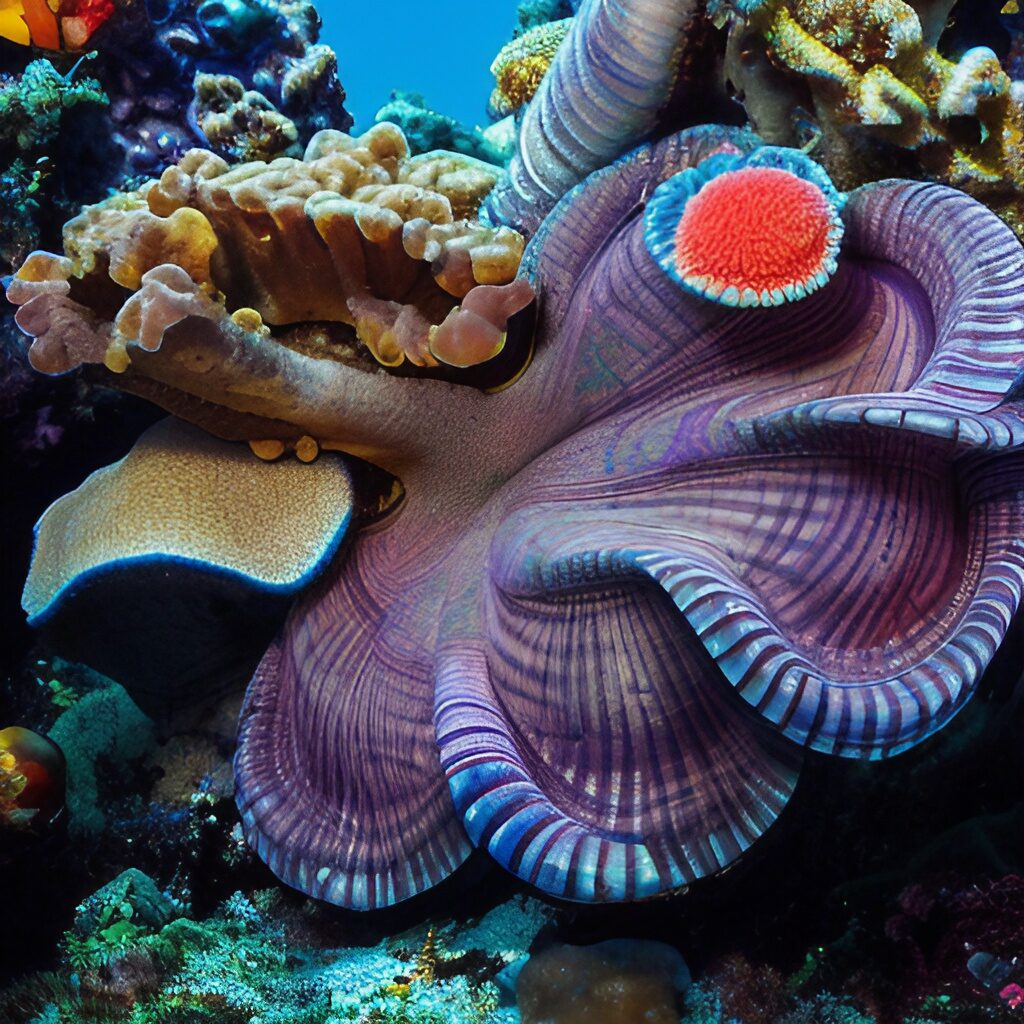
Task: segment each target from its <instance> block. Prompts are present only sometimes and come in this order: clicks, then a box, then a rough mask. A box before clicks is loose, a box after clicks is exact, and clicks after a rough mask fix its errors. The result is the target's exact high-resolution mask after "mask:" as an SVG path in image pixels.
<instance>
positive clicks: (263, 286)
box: [9, 123, 529, 384]
mask: <svg viewBox="0 0 1024 1024" xmlns="http://www.w3.org/2000/svg"><path fill="white" fill-rule="evenodd" d="M500 173H501V171H500V170H499V169H497V168H494V167H491V166H490V165H487V164H483V163H481V162H479V161H476V160H472V159H471V158H468V157H463V156H460V155H458V154H454V153H428V154H423V155H421V156H419V157H414V158H410V157H409V152H408V146H407V145H406V141H405V137H404V136H403V135H402V132H401V131H400V130H399V129H398V128H397V127H396V126H394V125H392V124H388V123H381V124H378V125H375V126H374V127H373V128H372V129H370V131H368V132H367V133H366V134H364V135H363V136H361V137H359V138H353V137H350V136H348V135H346V134H344V133H342V132H338V131H333V130H326V131H322V132H319V133H318V134H317V135H315V136H314V137H313V139H312V140H311V141H310V144H309V146H308V147H307V149H306V152H305V155H304V156H303V158H302V159H293V158H288V157H281V158H278V159H275V160H272V161H271V162H269V163H263V162H259V161H255V162H249V163H243V164H240V165H237V166H234V167H232V166H229V164H228V163H227V162H226V161H224V160H223V159H221V158H220V157H218V156H216V155H215V154H213V153H211V152H209V151H206V150H192V151H190V152H189V153H187V154H186V155H185V156H184V157H183V158H182V160H181V161H179V163H178V164H176V165H174V166H172V167H169V168H168V169H167V170H165V171H164V173H163V174H162V176H161V177H160V179H159V180H157V181H151V182H148V183H147V184H146V185H144V186H143V187H142V188H141V189H139V190H138V191H136V192H132V193H129V194H126V195H125V194H118V195H115V196H113V197H111V198H110V199H108V200H106V201H104V202H102V203H99V204H97V205H95V206H92V207H88V208H86V209H85V210H84V211H83V212H82V214H81V215H80V216H79V217H77V218H75V219H74V220H72V221H70V222H69V223H68V224H67V225H66V227H65V231H64V253H65V254H64V255H63V256H57V255H52V254H47V253H36V254H34V255H33V256H32V257H30V259H29V260H28V261H27V262H26V263H25V265H24V266H23V267H22V268H21V270H20V271H19V272H18V274H17V275H16V277H15V279H14V281H13V283H12V284H11V287H10V289H9V294H10V298H11V300H12V301H13V302H15V303H17V304H19V305H21V306H22V308H21V310H20V312H19V324H20V325H21V326H22V328H23V329H24V330H26V331H27V332H28V333H30V334H32V335H33V336H34V337H35V339H36V340H35V342H34V343H33V345H32V348H31V350H30V360H31V362H32V364H33V365H34V366H35V367H36V368H37V369H39V370H42V371H43V372H46V373H61V372H65V371H67V370H70V369H73V368H74V367H76V366H78V365H80V364H82V363H88V362H103V363H104V364H105V365H106V367H107V369H108V370H111V371H113V372H115V373H124V372H125V371H127V370H128V369H129V367H130V366H131V365H132V362H133V359H134V358H135V353H136V352H137V351H138V350H144V351H147V352H155V351H157V350H158V349H159V348H160V346H161V344H162V342H163V339H164V335H165V333H166V332H167V331H168V329H170V328H172V327H174V326H177V325H186V324H187V326H188V327H189V333H190V335H196V336H198V335H202V334H203V332H204V330H205V331H206V332H207V333H209V331H210V330H211V328H213V325H216V328H215V330H216V331H220V332H224V331H227V332H234V333H235V334H237V333H239V332H242V333H245V334H247V335H249V336H250V340H251V343H254V344H258V341H259V339H260V338H262V337H267V336H269V335H270V334H271V333H272V332H273V334H274V340H275V341H278V342H280V343H281V344H282V345H283V346H284V347H286V348H287V347H289V346H290V347H291V349H292V350H293V351H303V352H306V353H307V354H310V353H311V352H312V351H315V354H316V355H318V356H322V357H327V358H334V359H337V360H339V361H342V362H344V361H352V360H353V359H357V360H358V349H359V344H358V343H361V345H362V346H363V347H364V348H365V350H368V351H369V352H370V353H372V355H373V357H374V358H375V360H376V361H377V362H378V363H379V364H382V365H384V366H389V367H397V366H399V365H400V364H403V363H406V364H411V365H412V366H413V367H420V368H429V367H437V366H439V365H440V364H448V365H450V366H457V367H466V366H471V365H475V364H478V363H480V362H483V361H486V360H488V359H490V358H492V357H493V356H495V355H496V354H497V353H498V352H500V350H501V348H502V346H503V343H504V330H503V327H504V321H503V320H499V321H498V322H494V321H495V315H494V314H493V312H492V310H493V308H499V309H504V308H505V307H509V309H508V312H506V313H505V316H507V315H509V313H511V312H514V311H515V309H518V308H521V307H522V305H524V304H525V301H528V300H529V296H524V294H523V289H522V287H521V286H516V285H513V284H512V282H513V281H514V279H515V276H516V273H517V271H518V267H519V261H520V258H521V256H522V252H523V246H524V242H523V239H522V237H521V236H520V235H519V234H517V233H516V232H515V231H512V230H510V229H508V228H491V227H487V226H484V225H482V224H480V223H479V222H477V221H475V220H472V219H468V218H469V217H471V216H472V214H473V213H475V209H476V207H477V205H478V204H479V202H480V200H481V199H482V197H483V196H484V195H485V194H486V193H487V191H489V189H490V188H491V187H493V185H494V184H495V182H496V181H497V177H498V175H499V174H500ZM125 290H127V292H128V293H129V294H128V295H127V296H126V295H125ZM495 290H497V292H498V294H497V295H494V294H492V293H493V292H494V291H495ZM506 293H507V294H506ZM520 300H522V301H520ZM517 303H518V304H517ZM481 309H483V310H484V312H483V314H482V315H481ZM488 316H490V319H488ZM203 322H206V327H205V328H204V327H203V326H202V323H203ZM275 347H276V346H275ZM199 352H200V349H199V348H194V350H193V351H192V356H191V358H192V359H193V361H194V360H195V359H203V358H207V357H205V356H201V355H199V354H198V353H199ZM191 369H192V370H193V371H195V370H196V366H195V365H193V366H192V367H191ZM163 383H164V384H168V383H170V382H168V381H166V380H164V381H163Z"/></svg>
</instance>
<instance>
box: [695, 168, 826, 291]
mask: <svg viewBox="0 0 1024 1024" xmlns="http://www.w3.org/2000/svg"><path fill="white" fill-rule="evenodd" d="M834 224H835V214H834V211H833V208H832V205H831V203H830V202H829V199H828V197H827V196H826V195H825V194H824V193H823V192H822V190H821V189H820V188H819V187H818V186H817V185H816V184H814V182H811V181H807V180H805V179H803V178H800V177H798V176H797V175H795V174H792V173H790V172H789V171H785V170H780V169H778V168H774V167H743V168H740V169H738V170H735V171H729V172H728V173H726V174H721V175H719V176H718V177H716V178H714V179H712V180H711V181H709V182H708V183H707V184H706V185H704V186H703V188H701V190H700V191H699V192H698V193H697V194H696V195H695V196H694V197H693V198H692V199H691V200H690V201H689V202H688V203H687V204H686V208H685V209H684V210H683V215H682V217H680V219H679V224H678V226H677V228H676V234H675V262H676V269H677V271H678V273H679V276H680V277H681V278H682V279H683V280H684V281H686V282H687V284H689V285H691V286H692V287H694V288H695V289H696V290H698V291H701V292H705V293H710V294H721V293H722V292H723V291H725V290H727V289H732V288H734V289H736V292H737V293H738V295H739V297H740V304H742V305H750V304H761V303H763V302H764V299H763V298H762V296H764V295H765V293H767V294H768V295H771V294H772V293H776V294H777V293H779V292H787V294H788V292H789V291H790V290H792V289H797V291H798V294H799V293H802V291H812V290H813V289H814V288H816V287H818V286H819V285H820V284H823V283H824V281H825V278H826V277H827V275H828V274H829V273H830V271H831V269H834V267H833V266H831V265H830V264H831V263H832V260H833V256H834V250H835V244H834V231H833V228H834ZM749 293H753V296H756V297H757V301H756V302H755V301H752V299H751V297H750V296H749ZM745 294H746V295H748V301H742V297H743V296H744V295H745ZM781 298H782V296H781V295H779V296H778V299H777V300H776V302H777V301H779V300H781Z"/></svg>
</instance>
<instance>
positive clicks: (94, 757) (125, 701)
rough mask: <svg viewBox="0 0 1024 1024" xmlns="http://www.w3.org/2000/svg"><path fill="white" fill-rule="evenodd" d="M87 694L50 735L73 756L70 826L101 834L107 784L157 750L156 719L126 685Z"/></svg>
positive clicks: (70, 759)
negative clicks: (143, 709)
mask: <svg viewBox="0 0 1024 1024" xmlns="http://www.w3.org/2000/svg"><path fill="white" fill-rule="evenodd" d="M108 683H109V685H107V686H106V687H105V688H103V689H96V690H93V691H91V692H90V693H87V694H85V695H84V696H82V697H81V699H80V700H77V701H75V703H74V704H73V705H72V706H71V707H69V708H68V709H67V710H66V711H65V712H64V713H63V714H62V715H61V716H60V718H58V719H57V721H56V723H55V724H54V726H53V728H52V729H50V732H49V737H50V739H51V740H53V742H54V743H56V744H57V745H58V746H59V747H60V749H61V750H62V751H63V752H64V756H65V758H66V759H67V773H68V790H67V810H68V829H69V831H70V832H71V834H72V835H78V836H96V835H98V834H99V833H100V832H101V831H102V830H103V828H104V826H105V825H106V816H105V814H104V812H103V810H102V808H101V804H100V802H101V789H102V788H103V787H104V786H109V785H111V784H112V783H111V781H110V780H111V778H113V779H116V778H118V777H122V778H123V777H124V776H125V775H126V774H128V773H129V772H130V771H131V769H132V766H133V764H134V763H136V762H138V761H140V760H141V759H142V758H144V757H146V756H147V755H148V754H149V753H150V752H151V750H152V749H153V746H154V743H155V736H154V732H153V724H152V722H150V720H149V719H148V718H146V716H145V715H143V714H142V712H141V711H139V709H138V708H137V707H136V706H135V704H134V703H133V702H132V699H131V698H130V697H129V696H128V694H127V693H126V692H125V690H124V688H123V687H121V686H119V685H118V684H117V683H114V682H109V681H108Z"/></svg>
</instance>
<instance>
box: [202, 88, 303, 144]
mask: <svg viewBox="0 0 1024 1024" xmlns="http://www.w3.org/2000/svg"><path fill="white" fill-rule="evenodd" d="M194 90H195V99H194V100H193V103H192V113H193V116H194V118H195V122H196V124H197V125H198V126H199V128H200V129H201V130H202V132H203V135H205V136H206V140H207V142H208V143H209V145H210V148H211V149H212V150H213V151H214V152H215V153H216V154H217V155H218V156H221V157H223V158H224V159H225V160H229V161H235V162H238V161H242V160H263V161H267V160H273V159H274V157H278V156H295V155H297V152H293V150H295V151H299V150H300V147H299V145H298V140H299V130H298V128H296V127H295V123H294V122H293V121H292V120H291V119H290V118H287V117H285V115H284V114H282V113H281V112H280V111H279V110H278V109H277V108H276V107H275V106H274V104H273V103H271V102H270V100H268V99H267V97H266V96H264V95H263V93H261V92H258V91H257V90H255V89H246V88H245V86H244V85H243V84H242V83H241V82H240V81H239V80H238V79H237V78H235V77H234V76H233V75H207V74H203V73H201V72H200V73H199V74H197V75H196V77H195V83H194Z"/></svg>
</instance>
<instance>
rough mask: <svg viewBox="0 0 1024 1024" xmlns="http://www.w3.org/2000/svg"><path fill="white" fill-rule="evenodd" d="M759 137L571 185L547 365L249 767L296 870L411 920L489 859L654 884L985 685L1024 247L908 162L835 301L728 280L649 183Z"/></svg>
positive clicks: (366, 538)
mask: <svg viewBox="0 0 1024 1024" xmlns="http://www.w3.org/2000/svg"><path fill="white" fill-rule="evenodd" d="M752 145H753V142H752V140H751V138H750V136H749V135H747V134H745V133H743V132H738V131H734V130H729V129H713V128H705V129H693V130H690V131H688V132H683V133H681V134H679V135H676V136H673V137H671V138H668V139H665V140H663V141H661V142H659V143H656V144H653V145H650V146H646V147H643V148H641V149H640V150H637V151H636V152H634V153H633V154H631V155H630V156H628V157H626V158H624V159H622V160H620V161H619V162H618V163H616V164H613V165H612V166H611V167H609V168H606V169H605V170H602V171H599V172H597V173H596V174H594V175H592V176H591V177H590V178H588V179H587V180H586V181H585V182H584V183H583V184H581V185H579V186H577V187H576V188H574V189H572V190H570V192H569V193H568V194H567V195H566V197H565V198H564V199H563V200H562V201H561V202H560V204H559V205H558V206H557V207H556V209H555V210H554V212H553V214H552V215H551V216H550V217H549V218H548V219H547V220H546V222H545V224H544V225H543V226H542V228H541V229H540V231H539V232H538V233H537V235H536V237H535V238H534V240H533V242H532V243H531V246H530V248H529V250H528V252H527V256H526V263H525V266H526V271H527V273H529V275H530V276H531V279H532V280H533V283H534V285H535V287H536V289H537V291H538V293H539V294H540V296H541V303H540V307H539V314H538V321H537V325H536V334H537V344H538V348H537V356H536V359H535V362H534V364H533V366H532V367H531V369H530V370H529V371H528V373H527V374H526V376H525V377H524V378H523V380H522V381H520V382H519V383H518V384H517V385H516V386H515V387H513V388H510V389H508V390H507V391H504V392H501V393H500V394H498V395H493V396H487V397H481V396H475V397H472V398H470V397H465V398H463V397H462V396H458V399H457V400H458V401H459V402H461V403H462V404H461V405H460V406H459V407H458V408H457V409H454V410H452V411H450V412H449V414H448V418H447V419H446V418H445V417H444V416H439V417H438V418H437V419H436V420H434V421H432V427H431V430H432V437H433V439H434V441H435V442H436V443H435V445H434V449H433V451H434V456H433V461H431V460H430V459H425V460H424V462H423V464H422V465H410V466H409V467H408V471H407V473H406V474H405V475H403V482H404V484H405V486H406V493H407V497H406V502H405V505H404V506H403V508H402V510H401V511H400V513H398V514H397V515H395V516H393V517H392V518H391V519H390V520H387V521H386V522H385V523H383V524H381V525H379V526H378V527H376V528H375V529H374V530H372V531H364V532H361V533H358V534H357V535H356V536H355V537H354V539H353V540H352V542H351V545H350V547H349V549H348V551H347V553H346V554H345V556H344V557H343V558H341V559H340V560H338V562H336V563H335V565H334V566H333V568H332V569H331V570H330V571H329V573H328V574H327V575H326V576H325V577H324V578H323V579H322V580H321V581H320V582H319V583H318V584H316V585H315V586H314V587H313V588H312V589H311V591H309V592H308V593H307V594H306V595H305V596H304V597H303V598H302V599H301V600H300V602H299V603H298V605H297V607H296V608H295V610H294V612H293V614H292V616H291V618H290V620H289V624H288V626H287V627H286V629H285V632H284V634H283V636H282V637H281V639H280V641H279V642H278V643H277V644H275V646H274V647H273V648H272V649H271V651H270V652H269V653H268V654H267V657H266V658H265V659H264V662H263V665H262V666H261V668H260V670H259V672H258V673H257V675H256V678H255V679H254V681H253V683H252V684H251V686H250V690H249V695H248V698H247V703H246V707H245V709H244V711H243V716H242V732H241V743H240V749H239V754H238V757H237V761H236V770H237V781H238V792H239V802H240V806H241V809H242V812H243V819H244V823H245V827H246V832H247V835H248V836H249V838H250V840H251V841H252V842H253V843H254V845H255V846H256V848H257V849H258V850H259V852H260V854H261V855H262V856H263V857H264V858H265V859H266V860H267V862H268V863H269V864H270V866H271V867H272V868H273V869H274V870H275V871H276V872H277V873H278V874H279V875H280V876H281V877H282V878H283V879H284V880H285V881H287V882H289V883H290V884H292V885H295V886H297V887H299V888H301V889H303V890H305V891H307V892H309V893H312V894H313V895H314V896H317V897H321V898H324V899H327V900H330V901H332V902H335V903H339V904H342V905H345V906H351V907H359V908H372V907H378V906H382V905H386V904H390V903H393V902H396V901H398V900H401V899H404V898H407V897H409V896H411V895H413V894H415V893H417V892H420V891H422V890H423V889H425V888H427V887H429V886H431V885H433V884H435V883H437V882H438V881H440V880H441V879H442V878H444V877H445V876H446V875H448V874H449V873H450V872H451V871H452V870H454V868H455V867H456V866H457V865H458V864H459V863H460V862H461V861H462V860H463V859H464V858H465V857H466V855H467V854H468V852H469V850H470V849H471V847H472V846H473V845H476V846H480V847H483V848H485V849H486V850H488V851H489V852H490V854H491V855H492V856H493V857H494V858H495V859H496V860H497V861H498V862H499V863H501V864H502V865H503V866H504V867H505V868H507V869H508V870H509V871H511V872H513V873H515V874H516V875H518V876H519V877H521V878H522V879H523V880H525V881H526V882H528V883H529V884H531V885H534V886H536V887H538V888H540V889H542V890H544V891H545V892H547V893H550V894H552V895H555V896H558V897H563V898H567V899H572V900H582V901H610V900H637V899H643V898H645V897H650V896H654V895H656V894H659V893H664V892H667V891H671V890H673V889H677V888H679V887H681V886H685V885H687V884H689V883H690V882H692V881H694V880H696V879H699V878H701V877H704V876H707V875H709V874H712V873H714V872H716V871H718V870H720V869H722V868H724V867H726V866H727V865H728V864H730V863H731V862H733V861H734V860H735V859H736V858H737V857H738V856H739V855H740V854H741V853H743V851H745V850H746V849H748V848H749V847H750V846H751V845H752V844H753V843H754V842H755V841H756V840H757V838H758V837H759V836H760V835H762V834H763V833H764V832H765V830H766V829H768V828H769V827H770V826H771V825H772V823H773V822H774V821H775V819H776V818H777V817H778V815H779V814H780V813H781V811H782V810H783V808H784V807H785V804H786V802H787V800H788V798H789V796H790V795H791V793H792V791H793V788H794V786H795V784H796V779H797V775H798V772H799V770H800V765H801V761H802V751H803V750H804V749H806V748H810V749H813V750H817V751H822V752H825V753H828V754H835V755H841V756H846V757H857V758H866V759H874V758H883V757H887V756H891V755H893V754H896V753H898V752H900V751H902V750H905V749H907V748H909V747H911V746H912V745H914V744H915V743H918V742H920V741H921V740H922V739H924V738H925V737H927V736H929V735H931V734H932V733H934V732H935V731H936V730H937V729H939V728H941V727H942V726H943V724H945V723H946V722H947V721H949V719H950V718H951V717H952V716H953V715H955V714H956V712H957V711H958V710H959V709H960V708H962V707H963V705H964V703H965V702H966V700H967V699H968V698H969V697H970V695H971V693H972V691H973V690H974V688H975V687H976V684H977V682H978V679H979V677H980V675H981V673H982V672H983V670H984V668H985V666H986V664H987V663H988V661H989V660H990V659H991V657H992V656H993V654H994V652H995V650H996V648H997V647H998V645H999V644H1000V642H1001V639H1002V637H1003V635H1004V633H1005V631H1006V630H1007V628H1008V625H1009V623H1010V620H1011V618H1012V616H1013V615H1014V614H1015V611H1016V609H1017V606H1018V604H1019V602H1020V597H1021V593H1022V589H1024V539H1022V538H1024V410H1022V407H1021V405H1020V404H1019V402H1017V401H1015V400H1014V398H1013V396H1014V394H1015V391H1014V386H1015V382H1018V381H1019V380H1020V379H1021V373H1022V369H1024V345H1022V341H1021V339H1022V336H1024V297H1022V293H1021V290H1020V281H1021V280H1022V273H1024V251H1022V249H1021V246H1020V244H1019V243H1018V242H1017V240H1016V239H1015V237H1014V236H1013V234H1012V233H1011V232H1010V231H1009V230H1008V229H1007V228H1006V227H1005V226H1004V225H1003V224H1002V223H1001V222H1000V221H999V220H998V219H997V218H996V217H995V216H993V215H992V214H991V213H989V212H988V211H987V210H986V209H985V208H983V207H982V206H981V205H979V204H977V203H975V202H974V201H972V200H971V199H969V198H967V197H966V196H964V195H962V194H960V193H957V192H955V191H952V190H950V189H947V188H944V187H941V186H935V185H924V184H919V183H914V182H900V181H891V182H882V183H879V184H876V185H872V186H868V187H865V188H862V189H860V190H857V191H856V192H854V193H852V194H851V195H850V196H849V197H848V200H847V202H846V205H845V208H844V211H843V219H844V226H845V240H844V247H843V251H842V253H841V256H840V259H839V267H838V270H837V272H836V274H835V275H834V277H833V279H832V280H831V281H830V282H829V283H828V284H827V285H826V286H825V287H823V288H822V289H820V291H818V292H816V293H814V294H813V295H810V296H808V297H807V298H805V299H803V300H802V301H799V302H796V303H791V304H787V305H785V306H782V307H778V308H761V309H737V308H729V307H724V306H721V305H716V304H714V303H710V302H707V301H705V300H703V299H701V298H699V297H697V296H695V295H692V294H690V293H689V292H687V291H686V290H684V289H682V288H680V287H679V286H678V285H677V284H676V283H675V282H673V281H672V280H671V279H670V278H669V277H668V276H667V275H666V274H664V273H662V272H661V271H660V270H659V268H658V267H657V265H656V263H655V261H654V259H653V258H652V256H651V254H650V253H649V252H648V251H647V249H646V247H645V241H644V229H643V209H644V202H645V198H646V197H647V196H649V195H650V193H651V191H652V190H653V186H656V185H657V184H658V183H659V182H660V181H662V180H664V179H666V178H668V177H669V176H671V175H672V174H674V173H677V172H678V171H679V170H681V169H683V168H685V167H688V166H691V165H692V164H694V163H696V162H699V161H700V160H701V159H704V158H705V157H707V156H709V155H711V154H714V153H718V152H742V151H744V150H746V149H749V148H750V147H751V146H752ZM966 239H969V240H970V244H966V243H965V240H966ZM1018 388H1019V385H1018ZM450 400H451V401H455V400H456V399H454V398H453V399H450ZM469 423H472V424H473V426H474V429H473V430H472V431H470V430H468V429H467V424H469ZM438 751H439V752H440V758H438Z"/></svg>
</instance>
